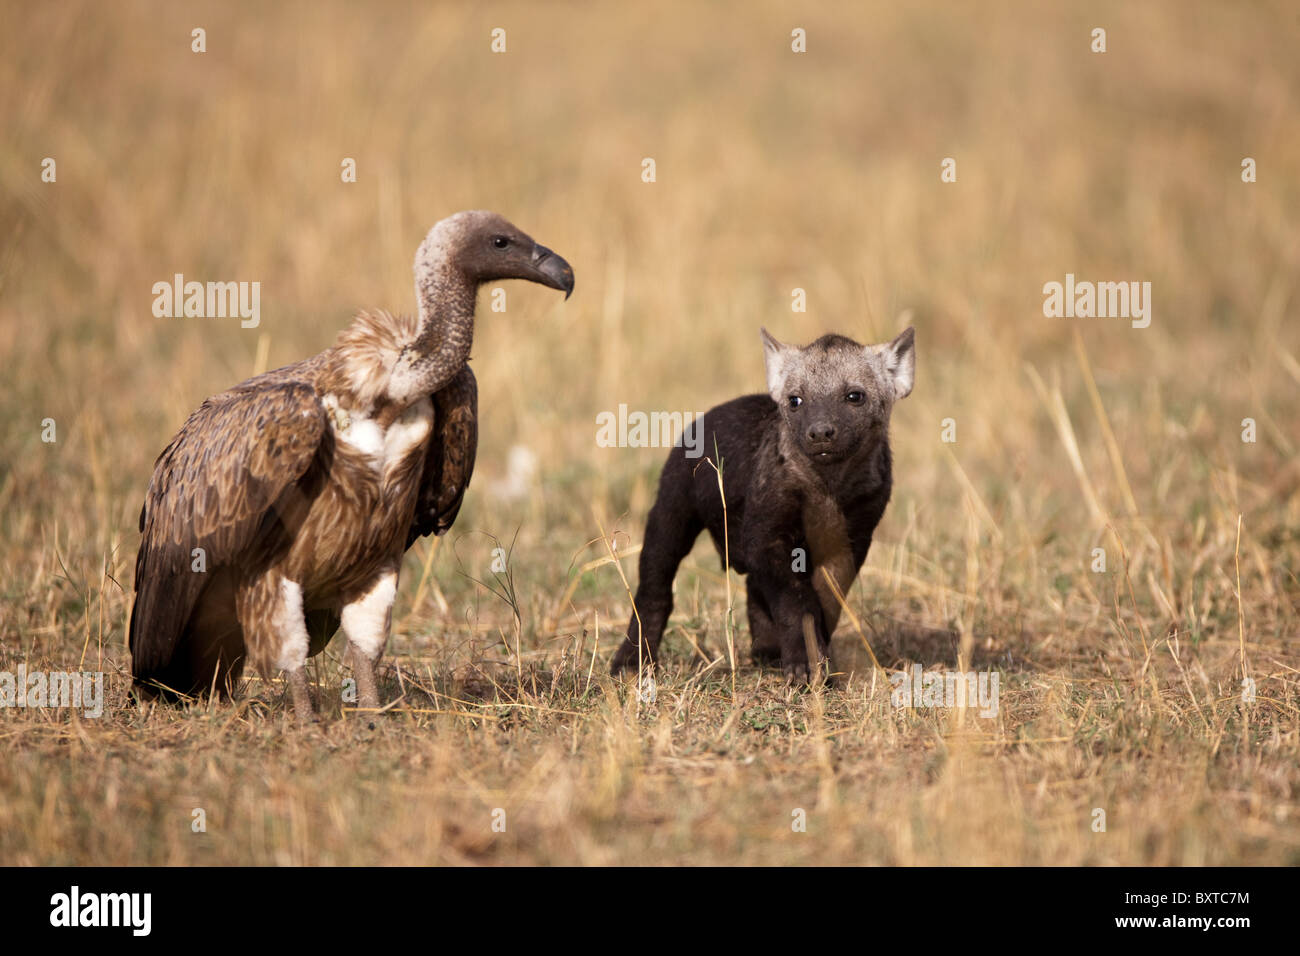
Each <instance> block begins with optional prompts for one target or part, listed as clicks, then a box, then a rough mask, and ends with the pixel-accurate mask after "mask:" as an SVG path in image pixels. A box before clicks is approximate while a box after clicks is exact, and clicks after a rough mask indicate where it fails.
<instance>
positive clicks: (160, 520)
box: [130, 377, 327, 693]
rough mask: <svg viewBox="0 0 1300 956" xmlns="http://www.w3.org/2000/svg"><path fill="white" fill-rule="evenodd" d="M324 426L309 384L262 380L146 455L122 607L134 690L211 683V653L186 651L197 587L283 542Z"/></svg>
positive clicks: (202, 411)
mask: <svg viewBox="0 0 1300 956" xmlns="http://www.w3.org/2000/svg"><path fill="white" fill-rule="evenodd" d="M326 429H327V419H326V412H325V409H324V407H323V406H322V405H321V403H320V400H319V399H318V397H317V395H316V391H315V389H314V388H312V386H310V385H308V384H306V383H303V382H297V381H279V382H277V381H274V380H273V379H272V380H269V381H268V379H267V377H262V378H259V379H253V380H250V381H249V382H246V383H244V384H243V385H240V386H236V387H235V388H233V389H231V390H229V391H227V392H223V393H222V394H220V395H216V396H214V397H212V398H209V399H208V400H207V401H205V402H204V403H203V404H202V405H201V406H199V408H198V409H197V410H196V411H195V412H194V413H193V414H192V415H190V417H189V419H188V420H187V421H186V422H185V424H184V426H183V427H182V428H181V430H180V432H178V433H177V435H176V437H175V438H173V439H172V441H171V444H169V445H168V446H167V448H166V449H165V450H164V451H163V453H162V454H161V455H159V456H158V460H157V461H156V462H155V463H154V473H153V477H152V479H151V480H150V482H149V490H148V492H147V493H146V495H145V503H144V507H143V508H142V509H141V511H140V530H141V532H142V533H143V537H142V539H141V542H140V553H139V555H138V557H137V558H136V565H135V589H136V596H135V603H134V605H133V606H132V608H131V627H130V646H131V657H132V673H133V674H134V676H135V679H136V682H137V683H138V684H145V685H147V684H152V683H161V684H163V685H165V686H167V687H172V688H174V689H176V690H180V691H182V692H185V693H191V692H193V690H195V689H200V688H196V687H194V686H192V685H195V684H198V685H201V684H202V682H203V680H204V679H205V678H206V679H209V680H210V679H211V675H212V673H213V671H212V668H211V666H210V665H211V664H212V660H211V658H212V657H213V655H212V649H210V648H192V647H188V646H186V644H187V640H189V639H190V638H191V637H192V636H193V635H192V631H193V630H194V629H193V628H192V626H191V617H192V615H193V614H194V613H195V609H196V606H197V605H198V602H199V600H200V597H201V596H202V594H203V593H204V589H205V588H207V587H209V586H212V587H224V588H231V585H232V580H233V579H232V574H233V575H234V577H238V575H239V574H240V573H242V572H243V571H245V570H247V569H249V568H253V567H255V566H256V565H257V564H258V563H259V562H266V561H268V560H270V559H272V558H273V557H274V555H275V553H276V552H277V550H278V549H279V548H281V547H283V546H285V544H287V538H288V532H287V529H286V526H291V525H292V524H293V523H294V522H295V521H296V520H301V514H303V513H305V507H306V505H307V503H308V497H309V495H310V494H311V489H309V488H307V487H305V483H304V482H303V478H304V474H305V473H306V472H308V470H309V469H310V466H311V464H312V461H313V459H314V458H315V456H316V455H317V453H318V451H319V450H320V448H321V441H322V436H323V435H324V434H325V433H326ZM195 548H202V549H203V550H204V552H205V555H204V558H205V562H206V571H204V572H202V573H200V572H198V571H195V570H193V561H194V557H193V554H194V549H195ZM232 593H233V591H232ZM232 627H234V628H235V629H236V631H237V628H238V625H237V624H236V623H233V622H232ZM199 631H200V632H203V633H206V632H204V631H203V629H199ZM226 663H227V665H229V661H227V662H226Z"/></svg>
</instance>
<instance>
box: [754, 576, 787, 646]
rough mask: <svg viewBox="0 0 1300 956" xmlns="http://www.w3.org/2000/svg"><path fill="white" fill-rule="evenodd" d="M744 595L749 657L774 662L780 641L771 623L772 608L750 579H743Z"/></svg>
mask: <svg viewBox="0 0 1300 956" xmlns="http://www.w3.org/2000/svg"><path fill="white" fill-rule="evenodd" d="M745 595H746V601H747V603H748V605H749V635H750V638H751V639H752V640H751V643H750V648H749V656H750V659H751V660H753V662H754V663H755V664H775V663H776V662H777V661H779V660H780V659H781V642H780V640H778V639H777V634H776V626H775V625H774V624H773V623H772V609H771V608H769V607H768V606H767V598H766V597H765V596H764V595H763V592H762V591H761V590H759V588H757V587H755V585H754V582H753V581H752V580H750V579H748V578H747V579H746V580H745Z"/></svg>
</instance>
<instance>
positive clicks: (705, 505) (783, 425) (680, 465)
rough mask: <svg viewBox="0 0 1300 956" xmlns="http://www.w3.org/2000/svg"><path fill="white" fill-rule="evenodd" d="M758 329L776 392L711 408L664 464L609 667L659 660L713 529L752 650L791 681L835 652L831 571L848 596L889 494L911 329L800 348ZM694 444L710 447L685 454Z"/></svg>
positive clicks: (907, 388) (908, 382)
mask: <svg viewBox="0 0 1300 956" xmlns="http://www.w3.org/2000/svg"><path fill="white" fill-rule="evenodd" d="M762 336H763V346H764V350H765V352H766V359H767V380H768V393H769V394H767V395H746V396H745V397H743V398H737V399H735V400H733V401H730V402H727V403H725V404H723V405H719V406H718V407H717V408H714V409H713V410H712V411H710V412H708V413H707V414H706V415H704V417H703V418H702V419H700V420H699V421H697V422H695V423H694V424H693V426H692V427H694V428H700V429H703V441H702V442H700V441H698V436H696V439H697V440H694V441H683V442H681V443H679V444H678V445H677V446H676V447H674V448H673V450H672V452H671V453H670V454H669V456H668V462H667V463H666V464H665V465H664V470H663V474H662V476H661V477H660V479H659V494H658V497H657V498H656V499H655V503H654V507H653V508H651V510H650V517H649V521H648V523H647V525H646V532H645V544H644V546H643V548H642V551H641V562H640V581H639V582H638V585H637V591H636V599H635V600H636V608H635V611H634V613H633V615H632V619H631V620H630V621H629V622H628V627H627V637H626V639H625V640H624V641H623V644H622V646H620V647H619V649H618V651H617V653H615V655H614V660H613V664H612V667H611V670H612V671H613V672H614V673H618V672H619V671H620V670H624V669H631V670H636V669H637V667H638V665H639V664H640V665H642V666H648V665H649V664H650V663H652V662H653V661H654V660H655V659H656V657H657V655H658V652H659V640H660V638H661V637H662V636H663V630H664V625H665V624H666V623H667V621H668V615H669V613H670V612H671V611H672V606H673V596H672V585H673V577H674V575H675V574H676V573H677V566H678V564H680V563H681V560H682V558H684V557H685V556H686V555H687V553H689V552H690V550H691V547H692V546H693V545H694V543H695V539H696V538H697V537H698V536H699V533H700V532H701V531H703V530H705V529H707V530H708V532H709V535H710V536H711V537H712V538H713V543H714V545H715V546H716V547H717V549H718V554H719V555H722V554H723V552H724V547H725V548H728V549H729V552H730V554H729V557H730V561H731V566H732V567H733V568H735V569H736V570H737V571H739V572H740V573H741V574H744V575H746V576H747V579H746V592H747V595H748V603H749V629H750V634H751V636H752V638H753V645H752V649H751V655H752V657H753V659H754V660H755V661H756V662H775V661H776V660H778V659H779V660H780V661H781V665H782V667H783V668H784V670H785V673H786V677H787V678H788V679H790V680H792V681H807V680H809V679H810V678H811V677H813V676H814V674H815V670H810V665H809V652H810V651H811V652H812V653H813V654H815V655H816V657H817V659H816V660H814V661H813V662H812V664H813V667H814V669H815V668H816V667H817V666H818V665H820V664H822V663H823V662H825V661H826V660H827V659H828V652H829V648H830V637H831V634H832V633H833V632H834V630H835V625H836V624H837V623H838V621H839V615H840V604H839V601H838V600H837V598H836V596H835V593H834V589H832V588H831V587H830V585H829V584H828V582H827V581H826V574H824V573H823V569H825V571H826V572H827V573H829V575H830V576H831V577H832V578H833V579H834V581H835V584H836V587H838V589H839V592H840V594H841V595H845V594H847V592H848V590H849V586H850V585H851V584H852V583H853V580H854V578H856V577H857V574H858V571H859V569H860V568H861V567H862V562H863V561H865V560H866V557H867V549H868V548H869V547H870V546H871V534H872V532H873V531H874V530H875V528H876V524H877V523H878V522H879V521H880V516H881V515H882V514H884V511H885V505H886V504H888V502H889V493H890V488H891V486H892V483H893V479H892V476H891V459H890V451H889V416H890V411H891V410H892V408H893V405H894V402H895V401H897V400H898V399H900V398H903V397H905V396H906V395H907V394H908V393H909V392H911V390H912V379H913V373H914V369H915V351H914V349H913V342H914V332H913V330H912V329H910V328H909V329H907V330H906V331H905V332H903V333H902V334H901V335H899V336H898V337H897V338H896V339H894V340H893V341H892V342H890V343H889V344H888V345H875V346H870V345H869V346H862V345H858V344H857V343H856V342H854V341H853V340H851V339H847V338H845V337H844V336H842V335H824V336H822V337H821V338H820V339H818V340H817V341H816V342H813V343H812V344H811V345H809V346H807V347H805V348H799V347H797V346H790V345H783V344H782V343H780V342H778V341H776V340H775V339H773V338H772V337H771V336H770V335H768V334H767V331H766V330H763V333H762ZM691 447H694V448H698V449H703V457H699V458H687V457H686V449H687V448H691ZM715 448H716V451H715ZM706 459H708V460H712V462H713V463H714V464H717V463H718V462H719V460H720V461H721V466H722V479H723V491H724V492H725V494H726V539H725V541H724V537H723V524H724V521H723V502H722V497H721V495H720V494H719V492H718V477H717V473H716V472H715V471H714V469H713V467H712V466H711V465H710V463H709V461H708V460H706ZM800 555H802V556H803V560H802V561H801V560H800ZM638 621H639V626H638ZM640 637H644V642H642V641H640V640H638V638H640Z"/></svg>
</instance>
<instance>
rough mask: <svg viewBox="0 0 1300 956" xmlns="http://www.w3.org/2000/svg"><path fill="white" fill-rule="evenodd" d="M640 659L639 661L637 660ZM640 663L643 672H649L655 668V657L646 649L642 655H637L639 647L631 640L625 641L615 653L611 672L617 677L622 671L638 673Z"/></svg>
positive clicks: (610, 664)
mask: <svg viewBox="0 0 1300 956" xmlns="http://www.w3.org/2000/svg"><path fill="white" fill-rule="evenodd" d="M638 656H639V657H640V660H639V661H638V660H637V658H638ZM638 663H639V664H640V666H641V669H642V670H647V669H649V668H650V667H652V666H654V657H653V656H651V654H650V652H649V651H648V650H647V649H646V648H644V647H643V648H641V651H640V654H639V655H638V653H637V646H636V645H635V644H634V643H632V642H631V641H629V640H626V639H625V640H624V641H623V643H622V644H620V645H619V648H618V650H617V651H615V652H614V659H613V660H612V661H610V663H609V672H610V674H611V675H614V676H617V675H618V674H619V673H621V672H622V671H632V672H633V673H635V672H636V669H637V665H638Z"/></svg>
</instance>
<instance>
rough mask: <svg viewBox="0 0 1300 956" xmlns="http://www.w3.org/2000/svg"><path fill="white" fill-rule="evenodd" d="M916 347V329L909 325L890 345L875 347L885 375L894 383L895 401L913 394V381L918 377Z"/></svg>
mask: <svg viewBox="0 0 1300 956" xmlns="http://www.w3.org/2000/svg"><path fill="white" fill-rule="evenodd" d="M915 346H916V329H915V328H913V327H912V326H910V325H909V326H908V327H907V328H906V329H904V330H903V331H902V332H900V333H899V334H898V337H897V338H896V339H894V341H892V342H890V343H889V344H888V345H877V346H876V347H875V348H876V352H877V354H879V355H880V358H881V359H882V360H883V362H884V366H885V374H886V375H888V376H889V378H890V380H891V381H892V382H893V383H894V401H898V399H900V398H907V396H908V395H910V394H911V393H912V381H913V379H914V378H915V377H916V348H915Z"/></svg>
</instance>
